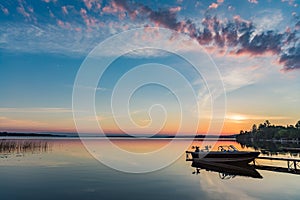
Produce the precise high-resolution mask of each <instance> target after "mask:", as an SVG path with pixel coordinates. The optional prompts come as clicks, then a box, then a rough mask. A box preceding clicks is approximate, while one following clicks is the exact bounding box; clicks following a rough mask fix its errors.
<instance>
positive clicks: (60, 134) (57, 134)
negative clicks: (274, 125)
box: [0, 132, 236, 140]
mask: <svg viewBox="0 0 300 200" xmlns="http://www.w3.org/2000/svg"><path fill="white" fill-rule="evenodd" d="M0 137H60V138H62V137H63V138H79V136H78V135H76V133H73V134H72V135H71V134H70V133H66V134H63V133H12V132H11V133H10V132H0ZM92 137H95V138H105V137H104V136H97V135H96V134H94V135H88V134H87V136H86V138H92ZM106 137H108V138H143V135H141V137H134V136H131V135H127V134H125V135H124V134H111V135H106ZM145 138H158V139H159V138H162V139H163V138H167V139H168V138H169V139H172V138H175V136H173V135H154V136H150V137H147V136H145ZM176 138H195V139H204V138H207V139H220V140H222V139H225V140H226V139H227V140H228V139H234V140H235V138H236V135H220V136H216V135H196V136H192V135H186V136H176Z"/></svg>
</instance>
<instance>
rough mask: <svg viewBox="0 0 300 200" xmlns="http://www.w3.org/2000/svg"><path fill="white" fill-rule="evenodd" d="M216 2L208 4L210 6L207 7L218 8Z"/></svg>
mask: <svg viewBox="0 0 300 200" xmlns="http://www.w3.org/2000/svg"><path fill="white" fill-rule="evenodd" d="M218 6H219V5H218V4H217V3H212V4H210V6H209V7H208V8H209V9H216V8H218Z"/></svg>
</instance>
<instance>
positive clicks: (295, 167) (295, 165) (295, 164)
mask: <svg viewBox="0 0 300 200" xmlns="http://www.w3.org/2000/svg"><path fill="white" fill-rule="evenodd" d="M294 169H295V171H296V170H297V163H296V161H294Z"/></svg>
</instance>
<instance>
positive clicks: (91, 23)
mask: <svg viewBox="0 0 300 200" xmlns="http://www.w3.org/2000/svg"><path fill="white" fill-rule="evenodd" d="M80 15H81V17H82V19H83V21H84V23H85V25H86V26H87V27H88V28H89V29H90V27H92V26H95V25H96V23H97V22H98V21H97V20H96V19H95V18H93V17H89V16H88V14H87V11H86V10H85V9H83V8H81V10H80Z"/></svg>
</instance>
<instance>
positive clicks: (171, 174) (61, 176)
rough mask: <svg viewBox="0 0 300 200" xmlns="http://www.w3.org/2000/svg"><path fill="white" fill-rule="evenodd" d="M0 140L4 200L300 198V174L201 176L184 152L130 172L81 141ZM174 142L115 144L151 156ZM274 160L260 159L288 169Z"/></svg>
mask: <svg viewBox="0 0 300 200" xmlns="http://www.w3.org/2000/svg"><path fill="white" fill-rule="evenodd" d="M0 141H2V144H0V146H1V148H0V180H1V181H0V198H1V199H3V200H5V199H31V200H33V199H72V200H75V199H300V192H299V186H300V176H299V175H293V174H285V173H278V172H270V171H263V170H257V172H258V173H259V174H260V175H261V176H262V178H251V177H247V176H227V175H226V174H225V175H224V174H222V173H219V172H212V171H206V170H200V171H199V172H200V173H198V174H197V173H195V168H194V167H192V166H191V162H187V161H185V155H184V154H183V155H182V157H181V158H180V159H178V160H177V161H176V162H175V163H173V164H171V165H170V166H168V167H166V168H164V169H162V170H159V171H156V172H151V173H146V174H128V173H124V172H119V171H116V170H113V169H110V168H109V167H106V166H105V165H103V164H101V163H100V162H99V161H97V160H95V159H94V158H93V157H92V156H91V155H90V154H89V153H88V152H87V151H86V150H85V148H84V146H83V145H82V144H81V142H80V140H78V139H38V140H37V139H34V140H5V141H4V140H0ZM168 142H169V140H164V139H161V140H158V139H152V140H134V139H114V143H115V144H117V145H118V146H120V147H121V148H123V149H126V150H128V151H133V152H147V151H149V150H154V149H155V148H157V147H162V146H164V145H165V144H167V143H168ZM179 143H180V140H179V141H178V144H179ZM194 143H195V144H200V143H201V141H195V142H194ZM8 144H9V145H8ZM221 144H233V145H234V146H236V147H237V148H238V149H240V150H249V148H248V149H245V148H244V149H243V148H242V147H241V146H240V145H239V144H238V143H236V142H234V141H223V142H218V143H217V146H218V145H221ZM250 150H251V148H250ZM280 156H281V157H283V156H286V157H290V155H280ZM268 162H269V163H268ZM268 162H266V163H263V162H261V161H260V164H278V165H283V166H285V163H283V164H282V163H276V162H271V161H268Z"/></svg>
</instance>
